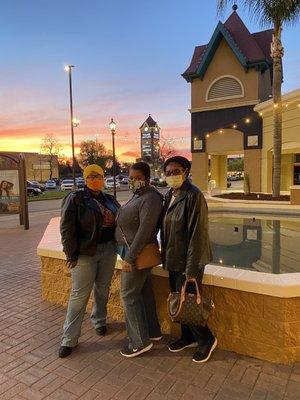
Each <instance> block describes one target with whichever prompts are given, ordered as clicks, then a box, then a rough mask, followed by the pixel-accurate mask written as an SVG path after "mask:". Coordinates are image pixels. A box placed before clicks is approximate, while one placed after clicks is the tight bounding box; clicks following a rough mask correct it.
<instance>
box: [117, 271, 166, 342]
mask: <svg viewBox="0 0 300 400" xmlns="http://www.w3.org/2000/svg"><path fill="white" fill-rule="evenodd" d="M121 298H122V301H123V304H124V313H125V322H126V331H127V336H128V339H129V345H130V347H132V348H140V347H146V346H147V345H148V344H149V343H150V339H149V338H151V337H158V336H161V330H160V325H159V322H158V318H157V313H156V304H155V298H154V293H153V289H152V281H151V269H150V268H149V269H142V270H138V269H136V268H134V267H133V268H132V271H131V272H123V271H122V275H121Z"/></svg>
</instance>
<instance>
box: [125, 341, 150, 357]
mask: <svg viewBox="0 0 300 400" xmlns="http://www.w3.org/2000/svg"><path fill="white" fill-rule="evenodd" d="M152 347H153V343H150V344H148V346H145V347H139V348H137V349H133V348H131V346H129V344H126V345H125V346H124V347H123V349H122V350H121V351H120V353H121V354H122V356H124V357H128V358H131V357H137V356H139V355H140V354H143V353H146V352H147V351H149V350H151V349H152Z"/></svg>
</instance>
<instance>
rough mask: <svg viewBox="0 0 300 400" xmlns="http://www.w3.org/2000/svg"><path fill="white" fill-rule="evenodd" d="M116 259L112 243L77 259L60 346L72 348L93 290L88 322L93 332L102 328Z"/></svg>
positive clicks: (73, 270)
mask: <svg viewBox="0 0 300 400" xmlns="http://www.w3.org/2000/svg"><path fill="white" fill-rule="evenodd" d="M116 259H117V246H116V243H115V241H110V242H107V243H101V244H98V246H97V251H96V254H95V255H94V256H83V255H81V256H79V258H78V263H77V265H76V267H74V268H73V269H72V272H71V274H72V289H71V293H70V298H69V304H68V310H67V316H66V320H65V323H64V327H63V336H62V346H69V347H74V346H75V345H76V343H77V341H78V338H79V336H80V331H81V324H82V321H83V317H84V313H85V309H86V306H87V303H88V300H89V298H90V294H91V291H92V289H93V288H94V306H93V310H92V314H91V321H92V324H93V325H94V327H95V328H99V327H101V326H104V325H106V316H107V301H108V295H109V288H110V283H111V279H112V276H113V273H114V268H115V264H116Z"/></svg>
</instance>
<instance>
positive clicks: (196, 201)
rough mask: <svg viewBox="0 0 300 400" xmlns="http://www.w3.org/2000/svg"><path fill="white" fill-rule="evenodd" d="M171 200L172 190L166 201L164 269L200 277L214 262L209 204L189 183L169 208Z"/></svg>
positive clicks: (163, 226)
mask: <svg viewBox="0 0 300 400" xmlns="http://www.w3.org/2000/svg"><path fill="white" fill-rule="evenodd" d="M171 197H172V190H170V191H169V192H168V193H167V194H166V197H165V206H164V220H163V225H162V230H161V241H162V256H163V264H164V268H165V269H166V270H168V271H177V272H185V273H186V274H187V275H189V276H193V277H197V276H199V273H200V272H202V273H203V269H204V266H205V265H206V264H208V263H209V262H210V261H211V260H212V252H211V248H210V243H209V236H208V210H207V204H206V200H205V198H204V196H203V194H202V192H201V191H200V190H199V189H198V188H197V187H196V186H194V185H192V184H191V183H190V181H189V180H186V181H185V182H184V184H183V186H182V187H181V189H180V193H179V195H178V197H176V199H175V200H174V202H173V204H172V205H171V206H170V207H169V204H170V201H171Z"/></svg>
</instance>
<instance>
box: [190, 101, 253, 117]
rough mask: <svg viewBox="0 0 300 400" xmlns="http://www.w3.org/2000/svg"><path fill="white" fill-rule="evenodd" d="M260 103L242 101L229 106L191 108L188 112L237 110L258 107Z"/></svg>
mask: <svg viewBox="0 0 300 400" xmlns="http://www.w3.org/2000/svg"><path fill="white" fill-rule="evenodd" d="M258 103H259V100H247V101H240V102H238V103H228V104H217V105H215V106H207V107H196V108H189V109H188V111H189V112H190V113H191V114H192V113H195V112H202V111H203V112H204V111H211V110H222V109H224V108H236V107H243V106H252V105H253V106H256V104H258Z"/></svg>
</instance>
